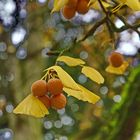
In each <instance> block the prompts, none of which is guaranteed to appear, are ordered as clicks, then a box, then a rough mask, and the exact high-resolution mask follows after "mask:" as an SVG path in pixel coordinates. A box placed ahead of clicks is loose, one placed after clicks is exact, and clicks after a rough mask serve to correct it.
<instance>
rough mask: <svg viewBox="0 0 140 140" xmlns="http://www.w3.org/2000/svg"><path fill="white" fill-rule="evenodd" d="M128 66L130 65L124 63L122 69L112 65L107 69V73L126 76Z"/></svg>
mask: <svg viewBox="0 0 140 140" xmlns="http://www.w3.org/2000/svg"><path fill="white" fill-rule="evenodd" d="M128 65H129V64H128V62H127V61H124V62H123V64H122V65H121V66H120V67H113V66H112V65H109V66H108V67H107V68H106V71H107V72H109V73H113V74H117V75H121V74H124V72H125V71H126V69H127V67H128Z"/></svg>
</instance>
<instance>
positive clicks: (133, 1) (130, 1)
mask: <svg viewBox="0 0 140 140" xmlns="http://www.w3.org/2000/svg"><path fill="white" fill-rule="evenodd" d="M125 4H126V5H127V6H128V7H130V8H131V9H132V10H134V11H140V2H139V0H127V1H126V3H125Z"/></svg>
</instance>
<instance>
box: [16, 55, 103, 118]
mask: <svg viewBox="0 0 140 140" xmlns="http://www.w3.org/2000/svg"><path fill="white" fill-rule="evenodd" d="M57 61H61V62H64V63H66V64H67V65H68V66H81V67H82V70H81V72H82V73H83V74H85V75H86V76H87V77H89V78H90V79H91V80H92V81H95V82H97V83H98V84H101V83H103V82H104V78H103V77H102V75H101V74H100V73H99V72H98V71H97V70H95V69H94V68H92V67H88V66H84V64H85V62H84V61H83V60H81V59H77V58H72V57H68V56H60V57H58V59H57ZM52 70H53V71H55V72H56V73H57V76H58V78H59V79H60V80H61V81H62V83H63V86H64V88H63V90H64V91H65V92H66V93H67V94H68V96H73V97H75V98H77V99H78V100H82V101H87V102H89V103H93V104H95V103H96V102H97V101H98V100H99V99H100V97H99V96H97V95H95V94H94V93H92V92H91V91H89V90H88V89H86V88H85V87H83V86H82V85H79V84H78V83H76V82H75V81H74V80H73V78H72V77H71V76H70V75H69V74H68V73H67V72H66V71H65V70H63V69H62V68H61V67H60V66H52V67H49V68H48V69H46V70H45V71H46V74H45V75H44V76H43V78H46V77H47V76H48V74H49V72H50V71H52ZM14 113H16V114H26V115H31V116H34V117H39V118H40V117H44V116H45V115H46V114H49V112H48V109H47V108H46V107H45V106H44V104H43V103H42V102H41V101H39V99H37V98H36V97H34V96H33V95H32V94H30V95H28V96H27V97H26V98H25V99H24V100H23V101H22V102H21V103H20V104H19V105H18V106H17V107H16V108H15V109H14Z"/></svg>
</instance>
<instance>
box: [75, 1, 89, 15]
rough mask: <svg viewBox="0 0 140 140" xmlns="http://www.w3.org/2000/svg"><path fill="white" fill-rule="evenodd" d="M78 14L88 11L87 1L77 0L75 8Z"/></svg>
mask: <svg viewBox="0 0 140 140" xmlns="http://www.w3.org/2000/svg"><path fill="white" fill-rule="evenodd" d="M76 10H77V12H78V13H79V14H86V13H87V12H88V10H89V7H88V1H87V0H79V1H78V4H77V8H76Z"/></svg>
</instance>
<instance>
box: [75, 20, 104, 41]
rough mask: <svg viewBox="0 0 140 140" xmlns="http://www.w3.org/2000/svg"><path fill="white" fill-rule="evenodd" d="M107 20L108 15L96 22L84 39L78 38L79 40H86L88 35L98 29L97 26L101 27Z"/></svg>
mask: <svg viewBox="0 0 140 140" xmlns="http://www.w3.org/2000/svg"><path fill="white" fill-rule="evenodd" d="M105 21H106V17H104V18H103V19H101V20H100V21H98V22H97V23H95V24H94V25H93V27H92V28H91V29H90V30H89V31H88V32H87V33H86V35H85V36H84V37H83V38H82V39H80V40H78V41H77V42H81V41H84V40H85V39H86V38H87V37H89V36H91V35H93V33H94V32H95V31H96V30H97V28H98V27H100V26H101V25H102V24H104V23H105Z"/></svg>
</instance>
